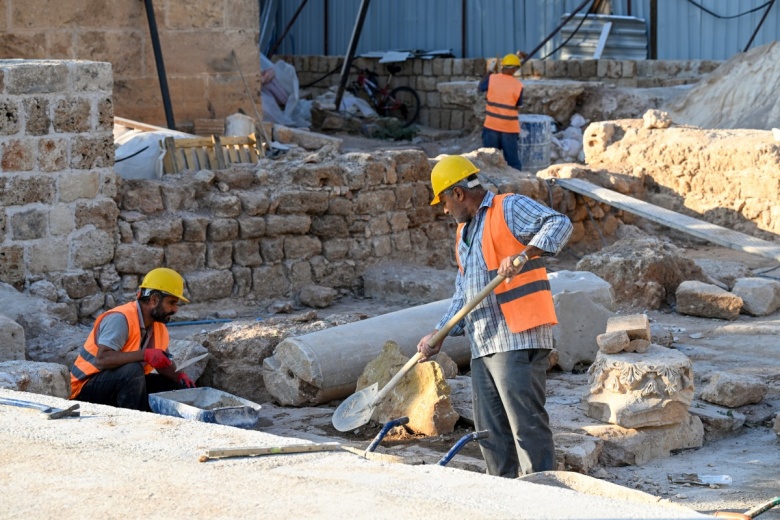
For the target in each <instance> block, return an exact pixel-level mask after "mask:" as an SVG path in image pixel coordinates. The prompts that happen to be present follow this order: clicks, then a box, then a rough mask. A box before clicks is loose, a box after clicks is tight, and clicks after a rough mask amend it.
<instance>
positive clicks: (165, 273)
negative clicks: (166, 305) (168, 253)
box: [139, 267, 189, 303]
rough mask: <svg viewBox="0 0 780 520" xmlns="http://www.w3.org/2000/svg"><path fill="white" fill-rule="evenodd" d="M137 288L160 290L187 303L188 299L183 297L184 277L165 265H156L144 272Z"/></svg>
mask: <svg viewBox="0 0 780 520" xmlns="http://www.w3.org/2000/svg"><path fill="white" fill-rule="evenodd" d="M139 289H152V290H156V291H161V292H163V293H165V294H169V295H171V296H175V297H177V298H178V299H180V300H181V301H183V302H184V303H189V300H188V299H187V298H185V297H184V278H182V277H181V275H180V274H179V273H177V272H176V271H174V270H173V269H168V268H167V267H158V268H157V269H152V270H151V271H149V272H148V273H146V276H144V281H143V282H141V285H140V286H139Z"/></svg>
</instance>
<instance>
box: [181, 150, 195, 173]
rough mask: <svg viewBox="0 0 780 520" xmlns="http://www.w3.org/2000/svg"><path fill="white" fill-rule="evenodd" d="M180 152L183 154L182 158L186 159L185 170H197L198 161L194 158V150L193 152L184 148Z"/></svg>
mask: <svg viewBox="0 0 780 520" xmlns="http://www.w3.org/2000/svg"><path fill="white" fill-rule="evenodd" d="M182 151H183V152H184V156H185V157H186V158H187V169H188V170H197V169H198V159H197V157H195V150H193V149H192V148H184V149H183V150H182Z"/></svg>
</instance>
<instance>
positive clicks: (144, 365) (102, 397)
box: [70, 268, 195, 411]
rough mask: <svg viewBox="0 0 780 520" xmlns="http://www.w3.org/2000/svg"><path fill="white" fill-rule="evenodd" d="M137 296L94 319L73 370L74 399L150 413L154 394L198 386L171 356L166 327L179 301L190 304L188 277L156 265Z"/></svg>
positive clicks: (71, 375)
mask: <svg viewBox="0 0 780 520" xmlns="http://www.w3.org/2000/svg"><path fill="white" fill-rule="evenodd" d="M136 298H137V301H132V302H130V303H126V304H124V305H120V306H118V307H115V308H113V309H111V310H110V311H106V312H104V313H103V314H101V315H100V316H99V317H98V319H97V320H95V325H94V327H93V328H92V332H90V334H89V337H88V338H87V341H86V342H85V343H84V346H83V347H81V350H80V351H79V356H78V357H77V358H76V362H75V363H74V365H73V368H72V369H71V371H70V386H71V394H70V398H71V399H77V400H79V401H85V402H89V403H96V404H107V405H111V406H117V407H119V408H130V409H133V410H142V411H148V410H149V400H148V395H149V394H150V393H155V392H164V391H167V390H176V389H179V388H182V386H186V387H189V388H193V387H195V384H194V383H193V382H192V380H191V379H190V378H189V377H188V376H187V374H185V373H184V372H177V371H176V366H175V364H174V363H173V362H172V361H171V359H170V358H169V354H168V340H169V338H168V329H167V327H166V326H165V324H166V323H168V322H169V321H170V319H171V316H173V315H174V314H176V311H178V310H179V302H185V303H186V302H188V300H187V299H186V298H184V279H182V277H181V275H179V273H177V272H176V271H174V270H172V269H167V268H159V269H153V270H152V271H149V273H148V274H147V275H146V276H145V277H144V280H143V282H142V283H141V286H140V287H139V289H138V293H137V295H136ZM152 369H156V370H157V372H158V373H157V374H151V373H150V372H151V371H152Z"/></svg>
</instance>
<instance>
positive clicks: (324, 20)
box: [322, 0, 330, 56]
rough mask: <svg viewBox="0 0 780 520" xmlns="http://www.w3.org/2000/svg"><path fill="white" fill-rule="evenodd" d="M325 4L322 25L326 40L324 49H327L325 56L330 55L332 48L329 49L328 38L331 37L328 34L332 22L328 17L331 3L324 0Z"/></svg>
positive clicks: (323, 37)
mask: <svg viewBox="0 0 780 520" xmlns="http://www.w3.org/2000/svg"><path fill="white" fill-rule="evenodd" d="M324 3H325V6H324V8H323V10H324V11H325V13H324V15H323V17H322V25H323V31H322V32H323V35H322V39H323V40H324V41H323V42H322V43H323V50H324V51H325V56H329V55H330V50H329V49H328V40H329V39H330V35H329V34H328V24H329V23H330V19H329V17H328V10H329V9H330V5H328V4H329V2H328V0H324Z"/></svg>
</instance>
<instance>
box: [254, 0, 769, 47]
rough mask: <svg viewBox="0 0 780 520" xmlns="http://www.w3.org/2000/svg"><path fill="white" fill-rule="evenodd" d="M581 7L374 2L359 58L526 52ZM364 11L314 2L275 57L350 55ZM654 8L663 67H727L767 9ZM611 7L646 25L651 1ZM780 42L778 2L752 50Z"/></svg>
mask: <svg viewBox="0 0 780 520" xmlns="http://www.w3.org/2000/svg"><path fill="white" fill-rule="evenodd" d="M300 1H301V0H280V1H278V2H277V3H278V7H277V10H276V13H275V24H274V29H275V32H274V33H272V34H271V35H269V37H270V39H269V41H274V40H275V39H276V37H277V36H278V35H279V34H281V32H282V30H283V29H284V27H285V26H286V25H287V23H288V21H289V20H290V19H291V18H292V15H293V14H294V13H295V11H296V9H297V8H298V6H299V5H300ZM694 1H695V2H696V3H698V4H700V5H702V6H703V7H705V8H706V9H709V10H711V11H713V12H715V13H717V14H719V15H722V16H733V15H736V14H739V13H743V12H746V11H748V10H750V9H753V8H756V7H759V6H762V5H764V4H766V2H767V0H738V1H737V0H694ZM581 3H582V2H581V0H371V4H370V7H369V10H368V14H367V16H366V20H365V23H364V26H363V33H362V35H361V38H360V42H359V45H358V48H357V52H358V53H362V52H369V51H385V50H412V49H423V50H441V49H451V50H452V52H453V53H454V54H455V56H457V57H467V58H473V57H491V56H496V55H503V54H506V53H507V52H512V51H516V50H523V51H526V52H529V51H531V50H532V49H533V48H535V47H536V46H537V45H538V44H539V43H540V42H541V41H542V40H543V39H544V38H545V37H546V36H547V35H548V34H549V33H550V32H551V31H552V30H553V29H554V28H555V27H556V26H557V25H558V24H559V23H560V22H561V19H562V16H563V15H564V14H565V13H569V12H571V11H572V10H574V9H575V8H576V7H577V6H579V5H580V4H581ZM360 4H361V1H360V0H309V1H308V3H307V4H306V7H304V9H303V11H302V12H301V15H300V16H299V18H298V20H297V21H296V22H295V25H293V27H292V29H291V31H290V32H289V34H288V36H287V37H286V38H285V40H284V41H283V42H282V45H281V46H280V48H279V50H277V53H281V54H299V55H323V54H327V55H343V54H345V53H346V50H347V46H348V45H349V40H350V37H351V35H352V28H353V26H354V24H355V20H356V18H357V13H358V10H359V8H360ZM326 5H327V13H326ZM464 5H465V16H466V26H467V28H466V35H465V41H464V38H463V34H462V25H463V24H462V22H463V13H464ZM657 5H658V31H657V34H658V36H657V56H658V59H665V60H685V59H707V60H724V59H728V58H730V57H731V56H733V55H734V54H736V53H738V52H740V51H742V50H743V49H744V47H745V45H746V44H747V42H748V41H749V40H750V36H751V34H752V33H753V31H754V30H755V28H756V26H757V25H758V23H759V21H760V20H761V17H762V15H763V13H764V10H763V9H762V10H760V11H757V12H754V13H750V14H747V15H745V16H742V17H739V18H735V19H730V20H723V19H719V18H716V17H714V16H712V15H710V14H708V13H706V12H704V11H702V10H701V9H700V8H698V7H696V6H695V5H694V4H693V3H692V2H691V1H690V0H657ZM612 7H613V14H615V15H622V16H627V15H632V16H636V17H638V18H644V19H645V20H647V21H648V22H649V19H650V0H612ZM629 7H630V12H629ZM326 21H327V30H326V27H325V23H326ZM326 34H327V43H326V41H325V38H326ZM649 34H650V32H649V30H648V35H649ZM779 39H780V2H776V5H774V6H773V8H772V11H771V12H770V14H769V16H768V18H767V20H766V21H765V22H764V25H763V27H762V28H761V30H760V31H759V33H758V35H757V36H756V39H755V41H754V43H753V47H758V46H760V45H763V44H765V43H769V42H771V41H775V40H779ZM561 41H562V40H561V38H560V35H558V36H556V37H555V38H554V39H553V40H551V41H550V42H548V43H547V44H546V45H545V46H544V47H543V48H542V49H541V50H540V51H539V52H538V53H537V54H536V55H535V57H537V58H541V57H545V56H547V54H548V53H550V52H551V51H552V50H553V49H554V48H555V47H556V46H557V45H559V44H560V43H561ZM464 50H465V53H464ZM263 51H264V52H267V51H268V49H267V48H264V49H263Z"/></svg>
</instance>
